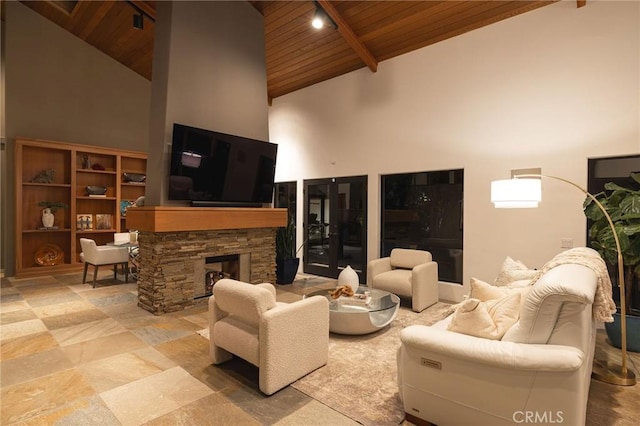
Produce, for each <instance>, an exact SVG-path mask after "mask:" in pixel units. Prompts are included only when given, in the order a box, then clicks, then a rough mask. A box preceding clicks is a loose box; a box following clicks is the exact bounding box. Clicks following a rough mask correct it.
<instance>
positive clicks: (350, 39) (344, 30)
mask: <svg viewBox="0 0 640 426" xmlns="http://www.w3.org/2000/svg"><path fill="white" fill-rule="evenodd" d="M318 4H320V6H322V9H324V11H325V12H326V13H327V15H329V17H330V18H331V19H333V22H335V23H336V24H337V25H338V32H339V33H340V35H341V36H342V38H344V40H345V41H346V42H347V44H349V46H351V48H352V49H353V51H354V52H356V54H357V55H358V56H359V57H360V59H362V62H364V63H365V64H367V66H368V67H369V69H370V70H371V71H373V72H376V71H377V70H378V60H377V59H376V58H375V57H374V56H373V54H372V53H371V52H370V51H369V49H367V47H366V46H365V45H364V44H363V43H362V41H360V39H359V38H358V36H357V35H356V34H355V33H354V32H353V30H352V29H351V27H350V26H349V24H347V22H346V21H345V20H344V19H343V18H342V15H340V13H339V12H338V11H337V10H336V8H335V7H333V5H332V4H331V2H330V1H328V0H318Z"/></svg>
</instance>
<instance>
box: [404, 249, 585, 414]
mask: <svg viewBox="0 0 640 426" xmlns="http://www.w3.org/2000/svg"><path fill="white" fill-rule="evenodd" d="M586 250H590V249H586ZM597 284H598V275H597V274H596V273H595V272H594V271H593V269H591V268H589V267H587V266H583V265H580V264H563V265H560V266H556V267H553V268H551V269H550V270H548V271H546V272H545V273H544V275H542V276H541V277H540V278H539V279H538V281H536V282H535V284H534V285H533V286H531V289H530V290H529V292H528V293H527V294H526V296H525V298H524V301H523V302H522V305H521V306H520V318H519V320H518V321H517V322H516V323H515V324H514V325H512V326H511V327H510V328H509V329H508V330H507V332H506V334H505V335H504V336H503V337H502V339H501V340H489V339H484V338H478V337H473V336H470V335H466V334H460V333H456V332H452V331H448V330H447V325H448V323H449V322H450V321H451V317H452V316H453V315H451V316H449V317H448V318H446V319H445V320H442V321H441V322H439V323H437V324H435V325H434V326H431V327H427V326H422V325H412V326H409V327H407V328H405V329H404V330H402V332H401V346H400V348H399V350H398V359H397V361H398V381H399V388H400V397H401V399H402V401H403V404H404V410H405V412H406V413H407V419H409V420H410V421H411V419H414V421H415V420H416V419H421V420H426V421H428V422H431V423H435V424H437V425H439V426H446V425H470V424H473V425H491V426H497V425H507V424H516V423H525V422H527V421H528V422H529V423H531V422H533V420H532V419H535V423H538V424H540V423H544V424H551V423H559V424H566V425H572V426H573V425H583V424H584V422H585V413H586V406H587V397H588V394H589V385H590V377H591V370H592V363H593V354H594V348H595V336H596V321H595V320H593V318H592V303H593V302H594V295H595V293H596V287H597ZM527 419H528V420H527Z"/></svg>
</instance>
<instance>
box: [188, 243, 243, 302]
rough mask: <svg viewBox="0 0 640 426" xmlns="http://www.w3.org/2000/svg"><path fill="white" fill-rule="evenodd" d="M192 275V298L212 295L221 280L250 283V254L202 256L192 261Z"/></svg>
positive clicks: (210, 254)
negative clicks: (229, 279) (227, 279)
mask: <svg viewBox="0 0 640 426" xmlns="http://www.w3.org/2000/svg"><path fill="white" fill-rule="evenodd" d="M193 273H194V274H193V280H194V282H193V298H194V299H202V298H205V297H209V296H211V295H212V294H213V288H214V287H215V285H216V283H217V282H218V281H220V280H221V279H222V278H231V279H234V280H238V281H244V282H250V280H251V254H250V253H235V254H224V255H223V254H221V255H217V256H216V253H207V254H203V255H202V256H201V257H199V258H197V259H194V265H193Z"/></svg>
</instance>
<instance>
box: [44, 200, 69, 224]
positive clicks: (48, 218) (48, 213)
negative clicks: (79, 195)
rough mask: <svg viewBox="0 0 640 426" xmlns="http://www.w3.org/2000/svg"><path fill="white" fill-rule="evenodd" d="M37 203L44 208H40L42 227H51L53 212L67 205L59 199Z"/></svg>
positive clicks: (53, 218)
mask: <svg viewBox="0 0 640 426" xmlns="http://www.w3.org/2000/svg"><path fill="white" fill-rule="evenodd" d="M38 205H39V206H40V207H44V209H42V226H43V227H44V228H53V223H54V221H55V216H54V214H55V212H56V211H57V210H58V209H66V208H67V207H68V206H67V205H66V204H65V203H62V202H60V201H40V202H39V203H38Z"/></svg>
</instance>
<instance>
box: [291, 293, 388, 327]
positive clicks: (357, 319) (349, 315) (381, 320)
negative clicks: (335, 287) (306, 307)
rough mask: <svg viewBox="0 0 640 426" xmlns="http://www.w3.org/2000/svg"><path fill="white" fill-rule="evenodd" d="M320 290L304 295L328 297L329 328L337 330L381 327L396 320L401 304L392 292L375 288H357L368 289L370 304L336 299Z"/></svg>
mask: <svg viewBox="0 0 640 426" xmlns="http://www.w3.org/2000/svg"><path fill="white" fill-rule="evenodd" d="M330 291H332V290H318V291H314V292H312V293H309V294H307V295H305V296H304V297H311V296H324V297H326V298H327V300H328V301H329V331H331V332H332V333H338V334H368V333H373V332H374V331H378V330H380V329H381V328H383V327H385V326H387V325H388V324H390V323H391V321H393V320H394V318H395V317H396V315H397V313H398V307H399V306H400V298H399V297H398V296H396V295H395V294H393V293H389V292H387V291H384V290H377V289H375V288H369V287H363V286H360V287H359V288H358V291H357V293H360V294H362V293H364V292H365V291H368V292H369V295H370V296H371V301H370V302H369V303H368V304H366V305H365V304H364V303H361V302H350V301H348V300H344V299H341V300H337V299H333V298H332V297H331V296H330V295H329V292H330Z"/></svg>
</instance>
